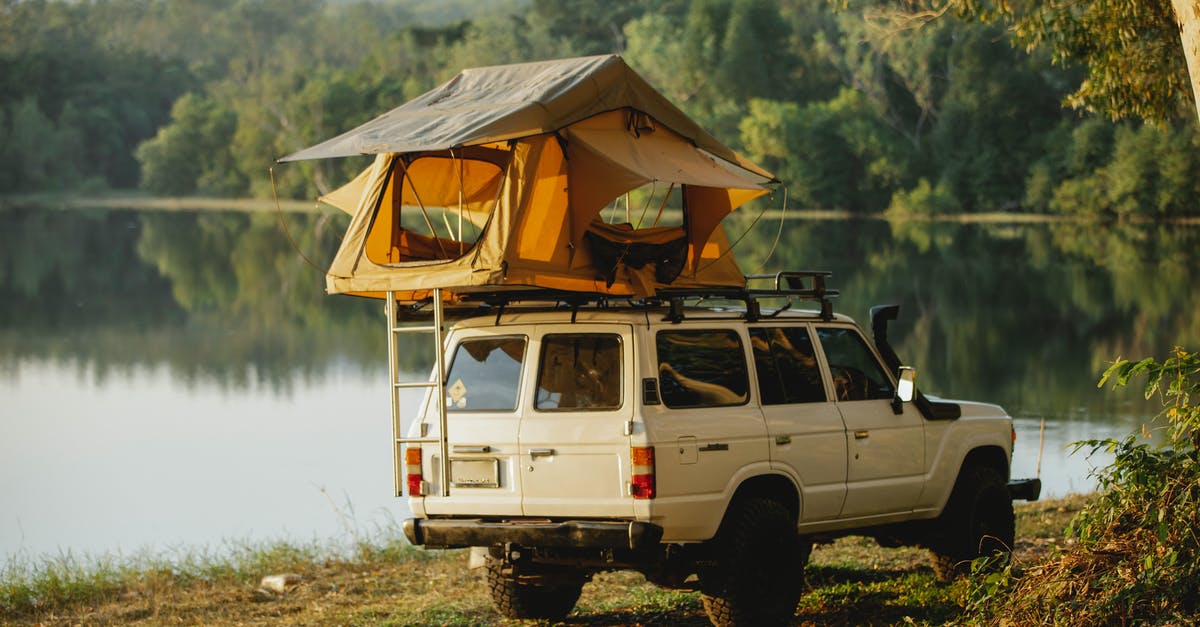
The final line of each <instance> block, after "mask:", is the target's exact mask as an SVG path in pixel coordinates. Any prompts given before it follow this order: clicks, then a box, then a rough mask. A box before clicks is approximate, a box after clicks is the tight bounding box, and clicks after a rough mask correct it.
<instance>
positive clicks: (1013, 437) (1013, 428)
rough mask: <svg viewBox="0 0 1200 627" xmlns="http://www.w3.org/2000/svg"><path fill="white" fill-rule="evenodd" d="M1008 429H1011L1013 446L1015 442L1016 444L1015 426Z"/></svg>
mask: <svg viewBox="0 0 1200 627" xmlns="http://www.w3.org/2000/svg"><path fill="white" fill-rule="evenodd" d="M1009 429H1012V439H1013V441H1012V443H1013V446H1016V444H1017V428H1016V427H1009Z"/></svg>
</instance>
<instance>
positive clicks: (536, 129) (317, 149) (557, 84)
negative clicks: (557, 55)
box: [280, 55, 775, 183]
mask: <svg viewBox="0 0 1200 627" xmlns="http://www.w3.org/2000/svg"><path fill="white" fill-rule="evenodd" d="M626 107H628V108H632V109H635V110H637V111H641V112H643V113H645V114H647V115H649V116H650V117H651V118H654V119H655V120H658V121H659V123H661V124H663V125H665V126H667V127H668V128H670V129H672V130H673V131H675V132H676V133H678V134H680V135H682V136H683V137H686V138H688V139H689V140H690V141H692V142H693V143H694V144H695V145H696V146H698V147H699V148H701V149H704V150H706V151H708V152H710V153H712V154H714V155H716V156H717V157H720V158H721V159H724V160H726V161H728V162H729V163H731V164H735V165H736V166H738V167H741V168H743V169H745V170H747V171H748V172H750V173H752V174H754V175H757V176H758V177H760V181H759V182H760V183H768V182H771V181H773V180H774V178H775V177H774V176H773V175H771V173H770V172H767V171H766V170H764V169H762V168H760V167H758V166H757V165H755V164H753V163H751V162H749V161H747V160H745V159H744V158H742V157H741V156H740V155H738V154H737V153H736V152H734V151H732V150H730V149H729V148H727V147H726V146H725V145H723V144H722V143H721V142H719V141H717V140H716V139H715V138H714V137H713V136H712V135H709V134H708V133H707V132H706V131H705V130H704V129H702V128H700V127H699V126H698V125H696V123H695V122H693V121H692V120H691V119H690V118H688V117H687V115H685V114H684V113H683V112H682V111H680V110H679V109H678V108H677V107H675V105H673V104H671V102H670V101H668V100H667V99H666V98H664V97H663V96H662V94H659V93H658V92H657V91H655V90H654V88H653V87H651V86H650V85H649V84H648V83H646V81H645V80H644V79H643V78H642V77H641V76H638V75H637V73H636V72H634V71H633V70H632V69H630V67H629V66H628V65H626V64H625V61H624V60H623V59H621V57H619V56H617V55H602V56H595V57H582V58H578V59H561V60H556V61H539V62H536V63H518V64H514V65H499V66H492V67H481V68H472V69H468V70H463V71H462V72H460V73H459V74H458V75H457V76H455V77H454V78H452V79H450V80H449V81H448V82H446V83H445V84H443V85H442V86H441V87H438V88H436V89H434V90H432V91H430V92H427V93H425V94H424V95H422V96H419V97H418V98H416V99H414V100H412V101H410V102H408V103H405V104H404V105H402V106H400V107H397V108H396V109H393V110H391V111H389V112H387V113H385V114H383V115H381V116H379V117H378V118H375V119H374V120H371V121H370V122H367V123H366V124H363V125H362V126H359V127H358V128H355V129H353V130H351V131H348V132H346V133H343V134H342V135H339V136H337V137H334V138H333V139H330V140H328V141H325V142H322V143H320V144H317V145H316V146H312V147H311V148H306V149H304V150H301V151H298V152H295V153H292V154H290V155H288V156H286V157H283V158H281V159H280V161H301V160H305V159H329V158H333V157H350V156H354V155H365V154H382V153H388V152H421V151H428V150H443V149H445V148H447V147H451V146H473V145H477V144H487V143H493V142H499V141H506V140H510V139H517V138H521V137H529V136H531V135H538V134H541V133H549V132H554V131H556V130H558V129H561V128H564V127H567V126H570V125H571V124H574V123H576V122H579V121H581V120H585V119H587V118H590V117H592V116H594V115H596V114H598V113H604V112H606V111H615V110H617V109H622V108H626Z"/></svg>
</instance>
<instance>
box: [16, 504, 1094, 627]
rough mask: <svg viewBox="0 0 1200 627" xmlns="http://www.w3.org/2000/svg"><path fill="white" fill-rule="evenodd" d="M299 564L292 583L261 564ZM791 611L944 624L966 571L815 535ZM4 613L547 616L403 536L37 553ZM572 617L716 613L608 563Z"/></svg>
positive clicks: (1062, 516)
mask: <svg viewBox="0 0 1200 627" xmlns="http://www.w3.org/2000/svg"><path fill="white" fill-rule="evenodd" d="M1086 502H1087V499H1086V498H1085V497H1070V498H1067V499H1060V500H1053V501H1045V502H1042V503H1035V504H1030V505H1018V508H1017V534H1018V536H1017V537H1018V538H1019V540H1018V542H1017V547H1016V553H1015V556H1016V557H1015V559H1016V560H1017V562H1018V564H1021V563H1025V564H1029V563H1033V562H1036V561H1039V560H1042V559H1044V558H1045V557H1046V556H1048V555H1049V554H1051V553H1052V552H1053V550H1054V547H1055V546H1057V545H1058V544H1060V543H1062V542H1063V541H1064V540H1063V529H1064V528H1065V527H1066V525H1067V523H1068V522H1069V520H1070V519H1071V517H1072V516H1073V515H1074V513H1075V512H1076V511H1078V510H1079V509H1080V508H1081V507H1082V506H1083V504H1084V503H1086ZM277 573H296V574H298V575H300V576H301V578H302V579H301V582H300V583H299V585H296V586H295V587H293V588H291V589H289V590H288V591H287V592H285V593H282V594H280V593H273V592H268V591H265V590H260V589H259V581H260V580H261V578H262V577H263V576H265V575H270V574H277ZM807 573H808V587H809V590H808V591H807V593H806V594H805V595H804V597H803V598H802V599H801V602H800V606H799V608H798V609H797V615H796V620H797V624H805V625H806V624H864V625H865V624H873V625H891V624H943V623H946V622H950V621H954V620H955V619H956V618H958V617H959V616H960V615H961V613H962V604H963V594H964V588H965V584H964V583H962V582H960V583H956V584H953V585H950V586H939V585H938V584H936V583H935V582H934V578H933V572H932V571H931V570H930V568H929V567H928V565H927V559H926V554H925V552H924V551H920V550H915V549H884V548H880V547H879V546H877V545H876V544H875V543H874V542H873V541H871V540H867V539H863V538H854V537H852V538H843V539H840V540H838V541H837V542H834V543H832V544H827V545H820V546H818V547H817V548H816V549H815V550H814V552H813V557H812V561H811V563H810V566H809V569H808V571H807ZM0 624H4V625H10V624H11V625H20V624H41V625H47V626H49V625H79V624H85V625H129V624H132V625H174V624H205V625H232V624H244V625H293V624H308V625H521V624H530V625H539V624H543V623H536V622H533V623H523V622H521V621H506V620H504V619H501V618H500V617H499V616H497V615H496V613H495V612H494V611H493V610H492V607H491V603H490V601H489V599H488V596H487V590H486V588H485V587H484V585H483V583H482V581H481V579H480V575H479V573H478V572H475V571H470V570H468V569H467V553H466V552H465V551H422V550H419V549H415V548H413V547H410V546H408V545H406V544H405V543H404V542H403V541H402V540H400V539H398V538H396V539H392V540H380V541H376V542H374V543H360V544H358V545H357V546H356V547H355V549H354V550H353V551H351V552H349V553H348V552H347V551H346V550H345V549H344V548H336V547H327V546H321V545H319V544H316V543H313V544H307V545H306V544H279V543H276V544H268V545H261V546H255V545H243V546H239V547H234V548H233V550H231V551H227V552H225V553H222V554H213V553H194V554H186V555H182V556H177V557H175V558H173V559H167V558H163V557H149V556H147V557H135V558H130V559H125V560H117V559H114V558H98V559H90V558H89V559H84V558H75V557H72V556H70V555H67V556H59V557H54V558H49V559H45V560H42V561H40V562H38V561H33V560H30V559H15V560H12V561H11V562H10V563H9V564H7V565H6V566H5V567H4V568H3V570H0ZM563 624H567V625H611V626H616V625H646V626H649V625H684V626H688V625H696V626H701V625H708V619H707V617H706V616H705V614H704V610H703V608H702V607H701V604H700V597H699V595H698V594H697V593H693V592H680V591H673V590H663V589H660V588H658V587H656V586H653V585H651V584H648V583H646V582H645V580H644V579H643V578H642V577H641V575H638V574H636V573H629V572H616V573H602V574H599V575H597V576H596V577H595V579H594V580H593V582H592V583H590V584H588V585H587V586H585V587H584V591H583V596H582V597H581V598H580V600H579V604H578V605H577V607H576V610H575V612H574V613H573V614H572V615H571V616H570V617H569V618H568V619H567V620H566V621H565V622H564V623H563Z"/></svg>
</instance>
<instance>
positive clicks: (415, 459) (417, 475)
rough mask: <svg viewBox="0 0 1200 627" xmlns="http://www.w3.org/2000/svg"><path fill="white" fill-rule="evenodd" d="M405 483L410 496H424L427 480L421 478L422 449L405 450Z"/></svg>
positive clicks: (409, 448) (410, 448) (413, 447)
mask: <svg viewBox="0 0 1200 627" xmlns="http://www.w3.org/2000/svg"><path fill="white" fill-rule="evenodd" d="M404 483H405V485H407V486H408V495H409V496H424V494H425V478H424V477H422V476H421V447H419V446H410V447H408V448H406V449H404Z"/></svg>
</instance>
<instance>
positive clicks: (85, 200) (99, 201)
mask: <svg viewBox="0 0 1200 627" xmlns="http://www.w3.org/2000/svg"><path fill="white" fill-rule="evenodd" d="M16 208H24V209H44V210H53V211H75V210H89V209H113V210H120V209H126V210H150V211H237V212H246V213H262V212H274V211H277V210H278V211H283V212H287V213H324V212H326V211H332V212H337V211H338V209H336V208H334V207H333V206H331V205H324V204H323V203H321V202H320V201H318V200H316V199H313V200H293V199H284V198H281V199H279V200H278V203H276V201H275V200H274V199H271V198H218V197H211V196H180V197H167V196H149V195H146V194H143V193H140V192H136V191H122V190H115V191H113V190H110V191H104V192H98V193H96V194H95V195H86V194H81V193H74V192H72V193H52V192H41V193H30V194H15V195H0V209H16ZM742 213H743V214H745V216H746V217H745V218H743V219H749V216H754V218H755V219H758V220H760V221H762V220H765V221H768V222H772V221H777V220H779V219H780V218H781V217H782V218H784V219H786V220H881V221H886V222H894V223H897V224H904V223H913V222H942V223H956V224H1066V223H1073V224H1101V225H1110V224H1164V225H1166V224H1169V225H1180V226H1197V225H1200V215H1197V216H1177V217H1170V218H1161V219H1155V218H1151V217H1147V216H1127V217H1123V218H1116V219H1113V218H1105V217H1100V216H1076V215H1057V214H1046V213H1026V212H1019V211H981V212H977V213H955V214H914V215H903V216H889V215H887V214H886V213H885V212H882V211H880V212H872V213H852V212H849V211H843V210H830V209H788V210H786V211H784V210H782V209H771V208H768V209H765V210H763V211H761V214H759V213H752V212H751V211H744V212H742Z"/></svg>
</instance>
